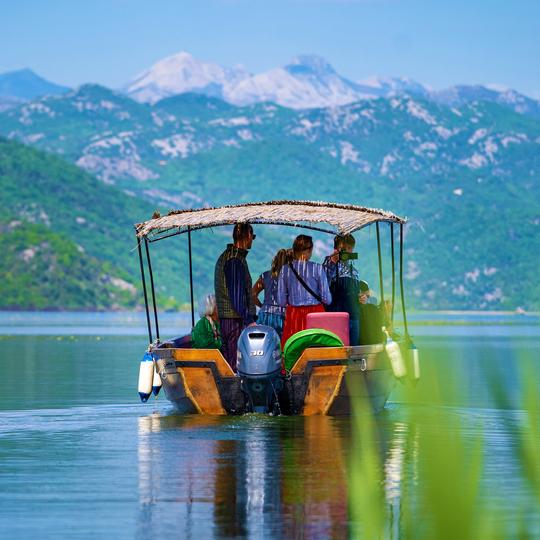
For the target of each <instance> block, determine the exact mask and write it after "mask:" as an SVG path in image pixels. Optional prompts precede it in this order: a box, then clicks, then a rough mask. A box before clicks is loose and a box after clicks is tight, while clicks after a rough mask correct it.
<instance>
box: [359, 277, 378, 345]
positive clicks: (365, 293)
mask: <svg viewBox="0 0 540 540" xmlns="http://www.w3.org/2000/svg"><path fill="white" fill-rule="evenodd" d="M359 288H360V293H359V294H358V301H359V304H360V345H375V344H377V343H383V342H384V334H383V331H382V327H383V326H384V320H383V316H382V313H381V310H380V309H379V306H376V305H375V304H371V303H370V302H369V297H370V296H371V295H372V291H371V290H370V288H369V285H368V284H367V283H366V282H365V281H362V280H360V283H359Z"/></svg>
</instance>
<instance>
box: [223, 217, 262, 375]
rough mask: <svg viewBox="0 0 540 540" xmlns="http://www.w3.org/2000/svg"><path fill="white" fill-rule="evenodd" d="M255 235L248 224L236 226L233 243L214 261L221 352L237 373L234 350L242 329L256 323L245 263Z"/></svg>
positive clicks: (249, 276) (249, 278)
mask: <svg viewBox="0 0 540 540" xmlns="http://www.w3.org/2000/svg"><path fill="white" fill-rule="evenodd" d="M254 239H255V234H253V227H252V226H251V225H250V224H249V223H237V224H236V225H235V226H234V230H233V242H234V243H233V244H228V245H227V247H226V248H225V251H224V252H223V253H222V254H221V255H220V256H219V259H218V260H217V262H216V269H215V274H214V286H215V290H216V302H217V308H218V314H219V321H220V326H221V336H222V339H223V346H222V348H221V352H222V353H223V356H224V357H225V359H226V360H227V362H228V363H229V365H230V366H231V367H232V368H233V369H234V370H236V351H237V347H238V338H239V337H240V334H241V332H242V330H243V329H244V328H245V327H246V326H249V325H250V324H253V323H254V322H255V304H254V303H253V297H252V294H251V289H252V283H251V274H250V273H249V267H248V264H247V261H246V257H247V255H248V252H249V250H250V249H251V245H252V243H253V240H254Z"/></svg>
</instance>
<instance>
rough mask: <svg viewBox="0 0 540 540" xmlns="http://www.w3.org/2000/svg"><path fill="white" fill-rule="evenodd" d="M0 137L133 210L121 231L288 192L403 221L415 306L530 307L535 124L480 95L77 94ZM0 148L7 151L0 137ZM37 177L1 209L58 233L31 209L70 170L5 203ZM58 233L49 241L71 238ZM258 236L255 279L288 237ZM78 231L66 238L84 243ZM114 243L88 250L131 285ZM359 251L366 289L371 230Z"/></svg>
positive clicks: (168, 276)
mask: <svg viewBox="0 0 540 540" xmlns="http://www.w3.org/2000/svg"><path fill="white" fill-rule="evenodd" d="M0 134H1V135H3V136H5V137H6V138H8V139H12V140H17V141H20V142H22V143H24V144H26V145H31V146H33V147H35V148H37V149H39V151H40V152H47V154H55V155H56V156H58V157H57V158H55V159H57V160H58V159H59V158H61V160H62V161H63V162H70V163H72V164H76V165H77V166H78V167H79V168H80V169H84V170H85V171H86V172H87V173H90V174H92V175H95V176H97V177H98V178H99V179H100V180H101V182H97V181H93V183H92V186H93V190H95V195H94V196H93V200H95V201H99V200H100V198H99V190H100V189H101V188H100V186H102V187H103V189H104V190H106V191H105V192H106V193H107V197H109V198H110V197H113V195H112V194H113V193H114V194H115V195H114V198H111V199H110V204H112V205H114V206H117V205H120V204H125V202H123V203H122V202H121V201H123V200H126V201H131V202H130V204H129V205H128V208H127V209H126V211H125V212H124V213H123V216H124V217H123V221H122V223H124V225H123V227H126V228H128V229H129V228H130V227H129V226H128V223H133V222H136V221H141V220H143V219H146V218H149V217H150V215H151V210H152V209H154V208H158V209H159V210H161V211H162V212H163V211H166V210H167V209H174V208H187V207H193V206H204V205H219V204H230V203H237V202H241V201H253V200H269V199H286V198H291V199H292V198H296V199H311V200H317V199H322V200H329V201H337V202H350V203H358V204H361V205H364V206H371V207H380V208H386V209H389V210H392V211H394V212H396V213H398V214H401V215H405V216H409V217H410V225H409V226H408V227H407V238H406V241H407V250H406V253H405V256H406V263H407V267H406V269H405V281H406V285H407V291H408V294H409V295H410V300H411V301H412V304H413V306H414V307H417V308H425V309H435V308H439V309H442V308H445V309H449V308H454V309H457V308H470V309H473V308H474V309H501V308H507V309H516V308H518V307H523V308H524V309H539V308H540V304H539V300H538V299H539V298H540V284H539V283H538V280H537V278H536V275H537V268H538V265H539V263H540V260H539V258H540V245H539V235H538V230H539V229H538V227H539V226H540V211H539V208H540V190H539V187H538V186H539V180H540V152H539V149H540V121H539V120H538V118H536V117H535V115H534V114H529V113H527V112H516V111H515V110H514V108H513V107H509V106H508V105H507V104H499V103H496V102H494V100H491V99H480V100H471V101H468V102H466V103H462V104H457V103H452V104H445V103H442V102H436V101H434V100H432V99H431V98H429V97H428V96H424V97H415V96H412V95H410V94H405V95H395V96H391V97H379V98H372V99H367V98H366V99H362V100H360V101H355V102H353V103H349V104H345V105H341V106H333V107H328V108H308V109H301V110H295V109H292V108H286V107H282V106H279V105H276V104H275V103H268V102H263V103H255V104H251V105H246V106H241V107H240V106H235V105H232V104H230V103H228V102H226V101H224V100H222V99H220V98H217V97H210V96H207V95H204V94H200V93H184V94H180V95H174V96H171V97H168V98H164V99H161V100H159V101H157V102H156V103H153V104H152V103H147V102H143V103H141V102H138V101H135V100H133V99H132V98H130V97H129V96H127V95H126V94H125V93H123V92H118V91H116V92H115V91H112V90H110V89H107V88H105V87H102V86H98V85H84V86H82V87H80V88H78V89H76V90H72V91H70V92H68V93H66V94H63V95H57V96H47V97H42V98H38V99H36V100H33V101H31V102H27V103H23V104H20V105H18V106H16V107H13V108H11V109H9V110H7V111H4V112H3V113H1V114H0ZM12 144H15V143H12ZM17 148H19V150H17V151H18V152H22V150H20V148H24V147H21V146H20V145H19V146H17ZM2 151H3V152H6V153H7V154H10V153H11V152H14V150H13V147H10V146H9V145H7V144H6V145H4V149H3V150H2ZM33 162H35V163H38V162H36V161H33ZM10 163H12V161H10ZM47 163H49V162H48V161H47V160H46V159H45V158H43V160H42V161H39V164H36V168H37V169H39V170H41V169H42V168H45V169H46V168H47V167H49V165H47ZM55 163H56V162H55ZM67 165H68V164H67V163H66V166H67ZM69 166H70V167H72V165H69ZM70 170H72V169H70ZM16 173H17V167H16V166H15V165H13V166H11V168H10V169H9V170H8V172H7V173H5V172H3V171H2V170H0V185H1V183H2V182H4V183H5V182H6V178H12V176H13V175H14V174H16ZM40 174H41V175H43V174H44V172H43V170H41V172H39V171H38V170H36V171H34V172H31V171H27V172H26V173H24V174H19V176H17V179H15V180H12V181H10V182H11V183H10V184H9V185H10V186H11V187H10V188H9V190H8V192H9V193H11V195H10V199H9V201H8V203H7V204H6V205H5V206H6V207H8V208H10V209H11V210H12V214H13V215H12V216H11V220H15V221H28V215H30V216H31V217H32V219H33V221H32V223H34V224H35V225H42V226H44V227H50V228H52V230H54V231H56V230H57V228H58V227H59V226H58V225H55V224H54V222H53V220H51V219H49V221H47V220H45V219H44V218H43V219H42V218H41V217H40V216H43V215H47V216H51V213H52V212H53V210H52V209H53V208H54V204H53V198H54V197H53V196H52V194H54V193H55V192H60V193H63V192H64V191H65V190H66V189H69V191H70V192H72V193H73V197H78V195H77V189H78V188H77V185H78V183H79V182H80V181H81V180H80V178H82V177H80V176H78V175H75V174H74V173H68V172H66V173H64V174H63V175H61V176H59V177H58V178H57V179H56V180H55V178H54V175H53V176H51V175H50V173H47V174H48V177H49V182H50V184H49V188H48V189H47V190H46V193H49V194H51V196H50V197H49V202H48V205H49V206H48V207H47V208H44V207H43V204H44V203H43V202H42V200H41V198H42V196H41V195H39V196H38V195H37V194H34V195H32V192H29V194H28V195H25V196H24V197H23V199H22V200H20V201H18V200H17V197H16V187H14V186H16V185H17V182H20V183H28V182H30V183H31V182H32V178H33V177H34V175H40ZM70 177H73V181H72V180H70ZM84 178H89V177H87V176H85V177H84ZM86 181H89V180H86ZM67 186H69V188H68V187H67ZM105 192H104V193H105ZM3 197H4V195H3ZM84 199H85V197H84V196H82V200H79V202H78V203H77V204H78V205H79V207H81V206H82V207H84V204H85V203H84ZM3 200H4V198H3ZM104 200H105V199H104ZM29 204H32V205H34V206H32V208H31V212H30V214H29V210H28V208H27V206H28V205H29ZM58 204H59V205H61V208H62V212H63V213H66V215H71V217H69V219H68V218H67V217H66V224H69V223H72V224H73V223H77V217H80V216H78V214H75V213H72V214H70V212H71V210H70V208H72V207H74V205H73V204H71V203H70V204H66V203H65V202H64V201H59V203H58ZM96 204H99V203H98V202H96ZM42 210H43V212H42ZM113 216H114V214H111V216H109V217H108V216H107V211H103V212H101V213H100V218H99V221H100V223H101V224H102V225H101V226H100V227H99V228H89V229H88V231H87V232H86V234H88V239H87V240H86V241H87V242H88V245H90V246H96V245H98V244H99V243H100V242H101V241H103V240H104V238H106V237H104V236H103V235H104V231H106V230H107V229H108V227H111V228H112V230H117V229H118V219H117V218H114V217H113ZM82 217H83V219H87V218H86V217H85V216H82ZM113 222H116V225H114V223H113ZM48 223H49V224H48ZM62 227H63V229H62V234H65V235H68V236H69V235H73V234H74V232H73V231H71V232H70V228H69V226H68V225H66V226H65V227H64V226H63V225H62ZM85 230H86V229H85ZM118 234H120V233H118ZM257 234H258V242H259V241H260V243H259V246H260V247H259V249H260V250H262V251H259V252H258V255H257V256H256V257H255V258H254V259H253V261H251V263H250V264H252V270H253V271H254V272H255V273H257V272H260V271H262V270H263V269H265V266H267V264H269V261H270V259H271V255H272V253H273V252H274V251H275V249H277V248H278V247H280V246H282V245H284V243H285V244H286V243H288V242H289V241H290V236H291V235H290V234H289V233H286V234H285V236H283V235H281V236H278V235H277V234H274V233H272V232H266V231H265V232H263V231H258V232H257ZM224 235H225V236H224ZM226 235H227V233H226V232H223V231H216V233H215V234H212V232H209V233H208V234H207V235H206V236H204V235H202V233H201V236H200V238H201V239H203V240H201V242H202V243H201V244H198V246H197V250H196V254H195V256H196V258H197V264H196V270H195V271H196V283H197V284H198V285H197V287H198V291H197V292H198V293H201V294H202V293H203V292H205V291H207V290H208V289H210V288H211V283H212V275H211V274H212V267H213V262H212V261H214V260H215V258H216V256H217V255H218V254H219V250H220V249H222V246H223V244H224V243H225V242H226V241H227V236H226ZM259 235H260V240H259ZM77 236H78V235H74V236H72V237H71V238H72V241H73V242H74V243H77V244H80V245H82V244H81V241H77V239H76V238H77ZM125 238H128V237H127V236H126V237H125ZM126 242H127V244H126V246H125V247H124V248H123V252H122V251H121V250H120V249H119V247H118V246H119V244H118V243H116V244H110V249H109V251H108V253H110V256H109V258H108V259H107V258H105V259H103V255H100V252H99V250H94V251H92V256H94V257H97V258H98V259H100V260H103V261H104V262H108V263H109V264H114V265H115V268H122V269H123V270H124V271H125V272H126V273H127V274H128V275H123V277H122V276H121V275H120V274H118V272H115V273H113V274H112V275H113V276H114V277H119V278H120V279H123V280H124V281H126V282H128V283H137V281H136V280H137V277H136V260H135V259H130V260H131V261H132V262H131V263H130V264H127V265H125V264H123V262H122V260H123V258H125V257H127V253H128V252H129V250H130V249H132V246H131V244H130V241H129V240H126ZM164 244H166V242H164ZM105 245H109V243H108V242H106V243H105ZM127 245H129V246H130V247H129V248H128V247H127ZM174 245H176V244H174ZM115 246H116V247H115ZM316 246H317V249H316V256H317V257H322V256H323V255H324V254H325V253H326V252H327V251H328V250H331V242H330V240H328V239H324V238H323V239H320V240H318V243H317V244H316ZM358 246H359V250H360V261H359V265H361V270H362V275H363V276H364V277H365V278H366V279H368V281H370V282H371V283H376V281H377V273H376V267H375V262H374V261H376V254H373V233H370V232H369V231H364V232H362V233H361V234H360V235H359V242H358ZM83 249H85V250H87V251H88V250H89V248H88V247H85V246H84V245H83ZM160 249H163V250H166V249H167V248H166V247H163V248H160ZM177 250H178V251H177ZM179 251H183V249H179V248H174V249H173V250H172V252H171V253H170V254H168V253H167V252H166V251H165V253H166V255H163V254H162V257H164V258H162V259H160V261H161V262H160V264H159V265H157V267H158V268H159V270H157V271H159V272H161V273H162V274H163V275H164V276H165V279H164V280H163V281H161V283H162V285H161V286H160V287H161V288H160V290H159V294H161V295H162V296H163V298H166V299H167V301H169V300H168V299H170V297H171V296H175V297H176V298H178V299H179V300H180V301H183V300H186V299H187V298H186V296H185V294H186V283H185V280H183V279H181V278H180V277H178V276H179V275H180V272H179V270H178V269H179V268H181V267H183V266H182V265H184V264H185V259H184V262H182V260H180V259H174V257H176V256H177V255H176V254H177V253H178V252H179ZM387 252H388V245H387V244H385V248H384V253H387ZM122 253H123V255H122V256H121V254H122ZM373 255H374V256H373ZM17 256H18V257H23V255H21V254H20V253H19V255H17ZM175 261H176V262H175ZM386 264H387V265H388V261H387V259H386ZM105 273H107V272H105ZM108 275H111V274H110V273H109V274H108ZM182 275H183V274H182ZM386 286H387V287H388V286H389V282H388V281H387V282H386Z"/></svg>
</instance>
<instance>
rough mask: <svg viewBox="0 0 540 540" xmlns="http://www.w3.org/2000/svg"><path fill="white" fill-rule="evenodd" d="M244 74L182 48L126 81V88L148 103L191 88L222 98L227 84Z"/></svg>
mask: <svg viewBox="0 0 540 540" xmlns="http://www.w3.org/2000/svg"><path fill="white" fill-rule="evenodd" d="M246 77H249V74H248V73H247V72H246V71H245V70H243V69H241V68H224V67H221V66H220V65H218V64H213V63H210V62H203V61H200V60H196V59H195V58H194V57H193V56H192V55H191V54H189V53H188V52H185V51H182V52H179V53H176V54H173V55H171V56H167V57H166V58H163V59H162V60H160V61H158V62H156V63H155V64H154V65H153V66H152V67H151V68H150V69H148V70H146V71H144V72H143V73H141V74H140V75H139V76H137V77H135V79H134V80H133V81H131V82H130V83H128V84H127V85H126V88H125V91H126V93H127V94H128V95H130V96H131V97H133V98H134V99H136V100H137V101H148V102H150V103H155V102H156V101H158V100H159V99H162V98H165V97H169V96H173V95H176V94H182V93H185V92H193V91H195V92H199V93H211V94H213V95H217V96H218V97H224V95H225V94H226V90H227V88H228V87H230V86H232V85H234V84H236V83H238V82H239V81H241V80H243V79H244V78H246ZM206 90H208V91H206Z"/></svg>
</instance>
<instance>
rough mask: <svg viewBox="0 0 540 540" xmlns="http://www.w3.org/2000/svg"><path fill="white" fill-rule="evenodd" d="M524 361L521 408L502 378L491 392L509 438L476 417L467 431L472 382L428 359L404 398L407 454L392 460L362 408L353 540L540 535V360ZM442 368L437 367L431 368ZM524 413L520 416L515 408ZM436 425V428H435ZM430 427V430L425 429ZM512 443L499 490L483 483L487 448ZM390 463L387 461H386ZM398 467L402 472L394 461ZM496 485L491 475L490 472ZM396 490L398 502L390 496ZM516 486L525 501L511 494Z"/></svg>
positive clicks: (490, 375) (358, 410) (494, 379)
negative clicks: (462, 407) (462, 406)
mask: <svg viewBox="0 0 540 540" xmlns="http://www.w3.org/2000/svg"><path fill="white" fill-rule="evenodd" d="M516 358H517V365H516V371H517V374H518V378H519V396H520V398H519V400H518V401H519V402H518V403H517V404H516V399H515V395H513V396H511V395H510V392H509V390H508V388H509V383H508V381H507V380H504V379H503V377H502V374H500V373H498V372H497V371H496V370H495V369H491V370H490V371H489V372H487V377H486V385H488V387H489V392H490V395H491V398H492V400H493V406H494V408H495V409H500V410H501V412H502V411H504V412H505V413H508V414H509V415H511V420H510V421H508V422H505V423H504V426H505V428H504V431H503V432H502V433H496V434H493V433H491V431H490V430H491V429H493V426H490V425H480V424H479V422H478V421H477V420H475V413H474V408H473V409H468V417H467V422H463V419H462V418H461V416H460V415H459V414H457V413H456V408H455V407H454V405H455V404H456V403H460V402H461V403H463V402H464V400H466V399H467V398H466V396H465V394H466V387H467V379H468V377H469V376H470V374H469V373H466V372H460V373H456V372H452V370H451V369H450V370H449V369H448V364H447V362H448V361H450V360H451V358H449V357H447V358H445V359H444V361H441V359H440V358H424V359H423V363H424V364H425V363H427V362H430V363H432V365H431V366H430V369H428V370H424V371H425V372H426V373H427V375H426V376H423V377H424V378H423V380H422V381H421V383H420V386H421V391H419V388H414V387H413V386H412V385H411V384H408V383H407V385H406V386H405V387H402V388H401V389H400V394H401V396H400V397H401V398H402V399H403V401H404V402H406V403H407V405H406V407H405V409H406V411H407V412H406V420H405V421H404V423H403V425H402V426H401V431H402V436H401V438H400V445H401V446H400V447H399V448H394V449H391V451H387V450H386V451H385V448H384V443H383V441H382V440H381V434H382V430H381V429H379V423H380V422H384V418H383V417H381V416H374V415H373V414H372V413H371V411H370V410H367V409H366V408H365V406H363V404H362V403H356V404H355V410H354V418H353V439H352V441H353V442H352V449H351V457H350V460H351V462H350V475H349V509H350V518H351V529H350V532H351V537H352V538H370V539H386V538H392V539H415V540H416V539H448V540H450V539H452V540H454V539H459V540H467V539H475V540H481V539H484V538H485V539H490V540H491V539H499V538H500V539H506V538H531V539H532V538H537V537H538V535H539V534H540V510H539V509H540V399H539V395H538V367H537V366H536V365H535V364H534V363H533V362H536V361H537V360H538V359H537V358H533V357H532V355H528V356H524V355H521V356H520V357H516ZM434 366H437V367H434ZM516 405H517V408H516ZM434 422H435V425H434ZM427 424H429V425H427ZM493 436H496V437H497V440H498V441H499V443H498V444H499V445H500V440H501V437H502V438H504V439H506V440H507V441H508V443H507V444H508V448H506V451H507V452H508V454H507V456H506V457H507V458H508V460H507V461H506V462H503V463H501V464H500V470H498V471H497V473H496V474H497V475H498V476H499V477H500V481H499V482H498V485H497V486H496V490H493V485H491V486H487V485H486V483H485V480H484V476H483V475H484V471H485V469H486V467H488V466H489V467H491V468H493V466H494V465H493V462H494V461H496V456H493V455H492V453H491V452H492V451H493V448H490V438H491V437H493ZM385 454H386V455H385ZM392 459H397V460H398V462H399V467H397V469H398V470H397V471H396V470H395V469H396V467H394V469H392V464H390V465H388V460H392ZM491 474H492V475H493V471H491ZM393 482H394V483H398V484H399V487H398V490H397V493H395V492H392V489H391V488H390V487H389V486H391V485H392V483H393ZM510 483H512V485H513V486H514V487H515V484H516V483H518V485H519V491H520V493H518V494H517V495H516V493H514V492H512V489H511V488H510V485H509V484H510Z"/></svg>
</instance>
